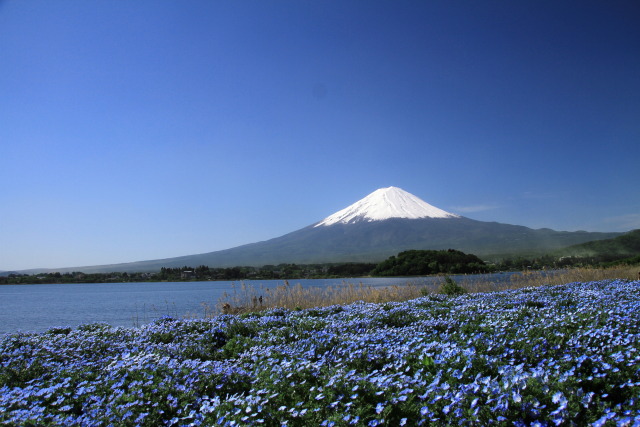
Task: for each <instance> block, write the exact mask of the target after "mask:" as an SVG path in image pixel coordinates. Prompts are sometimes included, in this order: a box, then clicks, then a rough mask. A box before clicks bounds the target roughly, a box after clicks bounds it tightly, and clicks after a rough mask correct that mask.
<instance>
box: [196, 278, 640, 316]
mask: <svg viewBox="0 0 640 427" xmlns="http://www.w3.org/2000/svg"><path fill="white" fill-rule="evenodd" d="M639 271H640V266H616V267H611V268H571V269H566V270H557V271H531V272H522V273H518V274H514V275H512V276H510V280H509V281H506V282H505V281H496V280H494V279H492V277H494V276H491V275H486V276H485V278H484V279H482V278H480V279H478V278H477V277H476V276H474V278H473V280H472V279H463V280H460V281H459V285H460V286H462V288H464V289H465V290H466V291H467V292H474V293H475V292H498V291H505V290H509V289H520V288H525V287H538V286H543V285H549V284H551V285H559V284H563V283H572V282H589V281H594V280H605V279H629V280H631V279H636V278H638V272H639ZM481 277H482V276H481ZM292 282H293V283H294V284H293V285H292V284H290V283H289V282H287V281H285V282H283V284H282V285H280V286H277V287H275V288H268V287H263V286H254V285H252V284H247V283H239V284H237V285H234V286H233V288H232V289H231V290H230V291H229V292H227V293H225V294H224V295H223V296H222V298H220V300H219V301H218V304H217V306H216V307H207V308H206V310H205V311H206V312H208V313H209V314H210V315H216V314H217V313H220V312H222V313H227V314H240V313H251V312H259V311H262V310H266V309H271V308H286V309H288V310H299V309H306V308H313V307H328V306H332V305H342V304H351V303H354V302H356V301H364V302H370V303H384V302H391V301H396V302H400V301H407V300H410V299H414V298H418V297H420V296H423V295H427V294H430V293H438V292H439V288H440V285H441V283H442V282H444V278H442V280H441V282H439V283H436V284H434V285H431V286H418V285H415V284H412V282H411V279H410V278H407V285H403V286H390V287H374V286H367V285H363V284H362V283H357V284H355V283H346V282H345V283H343V284H342V285H338V286H330V287H310V288H303V287H302V286H301V285H300V284H295V281H292Z"/></svg>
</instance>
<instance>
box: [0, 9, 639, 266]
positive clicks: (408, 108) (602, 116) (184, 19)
mask: <svg viewBox="0 0 640 427" xmlns="http://www.w3.org/2000/svg"><path fill="white" fill-rule="evenodd" d="M639 22H640V5H639V4H638V2H635V1H606V2H604V1H530V2H513V1H507V0H505V1H480V2H475V1H448V0H447V1H428V2H418V1H406V2H391V1H366V2H365V1H343V0H341V1H298V0H295V1H293V0H292V1H214V2H212V1H195V0H194V1H190V0H174V1H169V0H153V1H145V0H136V1H113V0H104V1H102V0H93V1H85V0H60V1H49V0H26V1H18V0H5V1H2V0H0V162H1V163H0V270H17V269H26V268H35V267H72V266H82V265H94V264H107V263H118V262H128V261H138V260H146V259H157V258H165V257H173V256H180V255H190V254H195V253H202V252H210V251H214V250H219V249H226V248H230V247H234V246H238V245H241V244H245V243H252V242H256V241H261V240H266V239H270V238H273V237H278V236H280V235H282V234H285V233H287V232H290V231H294V230H297V229H299V228H302V227H305V226H307V225H310V224H312V223H315V222H317V221H319V220H321V219H323V218H324V217H326V216H328V215H330V214H332V213H334V212H336V211H337V210H339V209H342V208H344V207H346V206H347V205H349V204H351V203H353V202H355V201H357V200H359V199H360V198H362V197H364V196H366V195H367V194H369V193H370V192H372V191H374V190H376V189H377V188H380V187H387V186H391V185H393V186H397V187H401V188H403V189H404V190H406V191H409V192H410V193H413V194H415V195H417V196H418V197H420V198H422V199H423V200H425V201H427V202H428V203H430V204H432V205H435V206H437V207H439V208H441V209H444V210H447V211H449V212H453V213H457V214H461V215H464V216H467V217H470V218H473V219H478V220H483V221H498V222H504V223H510V224H520V225H526V226H529V227H532V228H542V227H549V228H553V229H556V230H570V231H573V230H580V229H583V230H589V231H627V230H631V229H634V228H640V25H639V24H638V23H639Z"/></svg>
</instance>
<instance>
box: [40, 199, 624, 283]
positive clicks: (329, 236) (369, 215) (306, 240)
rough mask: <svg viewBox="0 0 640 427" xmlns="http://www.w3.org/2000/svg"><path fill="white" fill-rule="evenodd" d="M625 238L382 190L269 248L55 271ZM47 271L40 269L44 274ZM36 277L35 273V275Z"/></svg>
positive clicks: (495, 250) (543, 247)
mask: <svg viewBox="0 0 640 427" xmlns="http://www.w3.org/2000/svg"><path fill="white" fill-rule="evenodd" d="M621 234H623V233H595V232H586V231H576V232H567V231H554V230H551V229H548V228H543V229H531V228H528V227H524V226H520V225H510V224H502V223H497V222H484V221H476V220H473V219H470V218H466V217H463V216H459V215H456V214H453V213H450V212H446V211H444V210H442V209H439V208H437V207H435V206H432V205H430V204H429V203H427V202H425V201H423V200H422V199H420V198H418V197H417V196H414V195H413V194H411V193H408V192H406V191H404V190H402V189H400V188H397V187H388V188H381V189H378V190H376V191H374V192H373V193H371V194H369V195H368V196H366V197H365V198H363V199H361V200H359V201H357V202H356V203H354V204H352V205H350V206H348V207H346V208H344V209H342V210H340V211H338V212H336V213H334V214H333V215H330V216H328V217H326V218H325V219H323V220H322V221H319V222H317V223H314V224H312V225H309V226H307V227H305V228H302V229H300V230H297V231H293V232H291V233H288V234H285V235H283V236H280V237H276V238H274V239H271V240H266V241H263V242H257V243H251V244H248V245H243V246H238V247H235V248H231V249H226V250H221V251H216V252H209V253H204V254H199V255H188V256H182V257H177V258H167V259H160V260H151V261H140V262H132V263H125V264H112V265H101V266H91V267H73V268H64V269H55V270H49V271H60V272H65V271H83V272H85V273H93V272H114V271H120V272H124V271H126V272H146V271H158V270H160V268H161V267H172V268H176V267H182V266H191V267H196V266H199V265H207V266H210V267H235V266H263V265H267V264H276V265H277V264H281V263H298V264H315V263H327V262H379V261H383V260H384V259H386V258H388V257H389V256H391V255H395V254H397V253H399V252H401V251H404V250H408V249H449V248H451V249H457V250H461V251H463V252H468V253H472V254H475V255H477V256H480V257H482V258H485V259H489V258H491V257H501V256H517V255H526V256H531V255H536V254H543V253H547V252H551V251H553V250H556V249H560V248H564V247H567V246H570V245H576V244H580V243H584V242H588V241H593V240H602V239H608V238H612V237H616V236H619V235H621ZM41 271H44V270H37V272H41ZM30 272H36V270H30Z"/></svg>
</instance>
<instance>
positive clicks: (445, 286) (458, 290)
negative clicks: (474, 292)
mask: <svg viewBox="0 0 640 427" xmlns="http://www.w3.org/2000/svg"><path fill="white" fill-rule="evenodd" d="M438 292H439V293H441V294H445V295H449V296H457V295H462V294H466V293H467V291H466V289H465V288H463V287H462V286H460V285H458V284H457V283H456V281H455V280H453V279H452V278H451V277H449V276H445V278H444V282H443V283H442V284H441V285H440V288H439V289H438Z"/></svg>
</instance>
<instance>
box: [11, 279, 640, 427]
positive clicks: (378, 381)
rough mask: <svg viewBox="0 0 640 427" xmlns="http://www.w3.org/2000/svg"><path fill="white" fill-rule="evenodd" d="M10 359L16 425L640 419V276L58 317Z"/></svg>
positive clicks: (16, 338) (17, 341) (19, 339)
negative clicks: (310, 303)
mask: <svg viewBox="0 0 640 427" xmlns="http://www.w3.org/2000/svg"><path fill="white" fill-rule="evenodd" d="M0 362H1V363H0V424H3V425H69V426H76V425H77V426H83V425H124V426H133V425H141V426H158V425H166V426H178V425H193V426H198V425H206V426H214V425H215V426H252V425H265V426H283V425H287V426H309V425H318V426H349V425H354V426H379V425H388V426H397V425H463V426H477V425H498V426H513V425H516V426H525V425H594V426H604V425H619V426H631V425H637V423H639V422H640V370H639V369H638V366H640V281H624V280H603V281H595V282H586V283H582V282H576V283H570V284H566V285H559V286H538V287H527V288H522V289H516V290H509V291H503V292H490V293H476V294H465V295H462V296H459V297H448V296H446V295H428V296H424V297H420V298H416V299H412V300H409V301H405V302H388V303H382V304H371V303H364V302H359V303H354V304H349V305H334V306H330V307H325V308H313V309H308V310H299V311H295V310H294V311H290V310H285V309H271V310H267V311H264V312H261V313H253V314H245V315H242V316H235V315H220V316H215V317H212V318H210V319H191V320H189V319H187V320H184V319H183V320H178V319H171V318H163V319H160V320H159V321H157V322H155V323H153V324H149V325H146V326H143V327H141V328H113V327H110V326H108V325H104V324H93V325H85V326H82V327H79V328H77V329H71V328H54V329H51V330H49V331H48V332H46V333H43V334H13V335H6V336H4V337H1V338H0ZM634 423H635V424H634Z"/></svg>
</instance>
